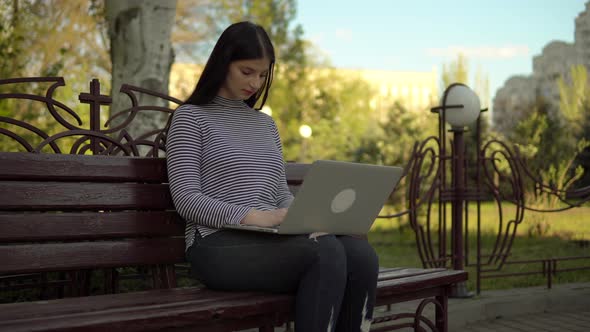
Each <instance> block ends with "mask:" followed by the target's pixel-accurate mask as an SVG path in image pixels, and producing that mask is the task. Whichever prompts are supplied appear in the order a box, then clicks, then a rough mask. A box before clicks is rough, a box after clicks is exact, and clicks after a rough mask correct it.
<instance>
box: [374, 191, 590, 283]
mask: <svg viewBox="0 0 590 332" xmlns="http://www.w3.org/2000/svg"><path fill="white" fill-rule="evenodd" d="M383 212H384V213H391V212H393V211H388V210H387V208H385V209H384V211H383ZM469 212H470V220H469V226H468V229H469V232H470V233H469V238H468V241H467V242H468V243H469V246H470V254H469V263H470V264H474V263H475V262H476V253H475V250H476V245H477V242H476V240H477V239H476V229H477V224H476V220H477V219H476V218H475V216H476V212H477V211H476V205H475V204H473V205H472V206H470V210H469ZM447 213H448V219H447V222H448V223H449V225H447V227H448V228H450V220H451V218H450V213H451V209H450V207H449V208H448V209H447ZM502 213H503V214H504V220H503V225H504V226H503V227H505V226H506V223H507V221H508V220H509V219H510V218H514V213H515V207H514V206H513V205H512V204H505V206H503V207H502ZM431 218H432V220H433V221H437V219H438V208H437V207H434V208H433V211H432V213H431ZM424 220H425V217H424V216H422V217H421V219H420V222H424ZM436 223H437V222H436ZM435 228H436V229H438V225H436V227H435ZM498 228H499V217H498V209H497V207H496V206H495V205H494V204H492V203H489V202H487V203H483V204H482V205H481V229H482V238H481V239H482V253H483V254H484V255H485V254H486V253H490V252H491V250H492V248H493V247H494V243H495V241H496V237H497V233H498ZM448 233H450V232H448ZM448 236H449V237H448V238H447V245H448V246H450V234H448ZM435 240H436V239H435ZM589 240H590V207H588V206H584V207H580V208H573V209H570V210H567V211H563V212H556V213H536V212H531V211H526V212H525V217H524V220H523V222H522V223H521V224H520V225H519V226H518V228H517V236H516V238H515V239H514V242H513V245H512V249H511V251H510V256H509V259H508V260H507V261H509V262H511V261H517V260H539V259H548V258H558V257H570V256H590V246H589ZM369 241H370V242H371V244H372V245H373V246H374V247H375V249H376V250H377V253H378V255H379V259H380V265H381V266H383V267H396V266H405V267H422V262H421V260H420V257H419V255H418V250H417V247H416V239H415V234H414V232H413V230H412V229H411V228H410V227H409V224H408V218H407V216H404V217H402V218H394V219H377V220H376V222H375V224H374V225H373V227H372V229H371V232H370V233H369ZM484 262H486V261H484ZM496 267H498V265H497V264H496V263H495V262H491V263H490V264H488V266H486V267H484V268H496ZM557 267H558V269H567V268H579V267H589V268H590V258H589V259H583V260H575V261H564V262H558V266H557ZM466 270H467V271H468V272H469V275H470V277H469V281H468V288H469V289H471V290H475V281H476V270H475V267H474V266H473V267H470V266H468V267H467V268H466ZM541 271H542V265H541V263H540V262H535V263H527V264H515V265H504V266H501V268H500V270H499V271H495V272H490V273H494V274H497V273H500V274H505V273H522V272H541ZM553 282H554V283H565V282H590V270H582V271H574V272H559V273H558V274H557V275H556V276H555V277H554V279H553ZM546 283H547V278H546V277H544V276H543V275H542V274H541V273H539V274H536V275H528V276H519V277H503V278H493V279H482V285H481V287H482V289H483V290H490V289H503V288H512V287H527V286H540V285H545V284H546Z"/></svg>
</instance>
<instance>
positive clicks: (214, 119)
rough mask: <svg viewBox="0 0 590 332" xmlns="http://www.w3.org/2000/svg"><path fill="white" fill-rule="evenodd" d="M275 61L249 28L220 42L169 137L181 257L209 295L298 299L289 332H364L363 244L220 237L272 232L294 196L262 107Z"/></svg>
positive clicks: (373, 269) (366, 272) (371, 289)
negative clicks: (254, 228) (246, 227)
mask: <svg viewBox="0 0 590 332" xmlns="http://www.w3.org/2000/svg"><path fill="white" fill-rule="evenodd" d="M274 63H275V54H274V48H273V45H272V43H271V41H270V39H269V37H268V35H267V33H266V32H265V31H264V29H263V28H262V27H260V26H258V25H256V24H253V23H250V22H240V23H236V24H233V25H231V26H229V27H228V28H227V29H226V30H225V31H224V32H223V33H222V35H221V37H220V38H219V40H218V41H217V44H216V45H215V47H214V49H213V52H212V53H211V55H210V57H209V60H208V61H207V64H206V66H205V68H204V70H203V73H202V75H201V77H200V79H199V82H198V83H197V86H196V88H195V90H194V92H193V94H192V95H191V96H190V97H189V98H188V100H187V101H186V102H185V103H184V104H183V105H182V106H180V107H179V108H178V109H177V110H176V111H175V112H174V116H173V118H172V122H171V125H170V128H169V132H168V137H167V163H168V175H169V179H170V190H171V193H172V198H173V201H174V205H175V206H176V209H177V210H178V212H179V213H180V215H181V216H182V217H183V218H184V219H186V222H187V223H186V248H187V259H188V261H189V262H190V263H191V270H192V273H193V274H194V276H195V277H196V278H198V279H199V280H200V281H201V282H203V283H204V284H205V285H206V286H207V287H210V288H212V289H219V290H236V291H238V290H249V291H267V292H281V293H286V292H290V293H294V294H296V309H295V317H296V318H295V330H296V331H305V332H312V331H334V330H335V331H368V330H369V326H370V324H371V318H372V315H373V306H374V303H375V288H376V284H377V274H378V259H377V255H376V254H375V251H374V250H373V248H372V247H371V246H370V245H369V244H368V242H367V241H366V240H365V239H361V238H356V237H351V236H333V235H325V236H320V237H318V238H310V237H309V236H308V235H276V234H267V233H258V232H247V231H236V230H227V229H222V227H223V226H224V225H226V224H238V223H243V224H252V225H261V226H272V225H278V224H280V223H281V221H282V220H283V217H284V216H285V214H286V212H287V209H288V207H289V204H290V203H291V201H292V200H293V196H292V195H291V193H290V192H289V188H288V186H287V182H286V178H285V168H284V160H283V155H282V145H281V140H280V137H279V133H278V131H277V127H276V125H275V123H274V121H273V119H272V118H271V117H269V116H268V115H266V114H264V113H262V112H259V111H258V110H257V109H254V108H253V107H254V105H255V104H256V103H257V101H258V100H259V99H260V97H262V100H261V102H260V104H261V105H260V107H262V105H264V102H265V101H266V98H267V96H268V91H269V88H270V85H271V83H272V77H273V68H274Z"/></svg>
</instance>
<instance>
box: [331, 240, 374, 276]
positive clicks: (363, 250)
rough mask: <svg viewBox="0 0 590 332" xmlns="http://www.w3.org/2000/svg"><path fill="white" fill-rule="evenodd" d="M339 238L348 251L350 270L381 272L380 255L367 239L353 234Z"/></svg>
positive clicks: (370, 273) (366, 272) (368, 272)
mask: <svg viewBox="0 0 590 332" xmlns="http://www.w3.org/2000/svg"><path fill="white" fill-rule="evenodd" d="M339 240H340V241H341V242H342V246H343V248H344V250H345V252H346V259H347V263H348V270H349V271H350V272H353V273H356V274H358V273H362V274H367V275H376V274H377V273H378V272H379V257H378V256H377V253H376V252H375V249H374V248H373V247H372V246H371V245H370V244H369V242H368V241H367V240H365V239H362V238H357V237H352V236H342V237H340V238H339Z"/></svg>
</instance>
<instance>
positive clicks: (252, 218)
mask: <svg viewBox="0 0 590 332" xmlns="http://www.w3.org/2000/svg"><path fill="white" fill-rule="evenodd" d="M285 215H287V209H285V208H283V209H276V210H271V211H261V210H256V209H251V210H250V211H248V214H246V216H245V217H244V219H242V221H241V223H242V224H244V225H254V226H262V227H273V226H276V225H279V224H280V223H281V222H283V219H285Z"/></svg>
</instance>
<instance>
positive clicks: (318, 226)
mask: <svg viewBox="0 0 590 332" xmlns="http://www.w3.org/2000/svg"><path fill="white" fill-rule="evenodd" d="M402 173H403V169H402V168H401V167H391V166H377V165H370V164H360V163H351V162H343V161H332V160H318V161H315V162H314V163H313V164H312V165H311V168H310V170H309V171H308V173H307V174H306V175H305V178H304V181H303V184H302V185H301V187H300V188H299V191H298V192H297V195H296V196H295V199H294V200H293V202H292V203H291V206H290V207H289V210H288V212H287V215H286V216H285V219H284V220H283V222H282V223H281V224H280V225H278V226H276V227H259V226H251V225H241V224H240V225H227V226H225V227H226V228H232V229H241V230H250V231H259V232H272V233H278V234H311V233H316V232H324V233H330V234H336V235H344V234H351V235H354V234H366V233H368V231H369V229H370V228H371V225H372V224H373V222H374V221H375V219H376V218H377V215H378V214H379V212H380V211H381V208H382V207H383V204H385V202H386V200H387V198H388V197H389V195H390V193H391V192H392V191H393V189H394V188H395V186H396V185H397V184H398V182H399V180H400V178H401V176H402Z"/></svg>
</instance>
